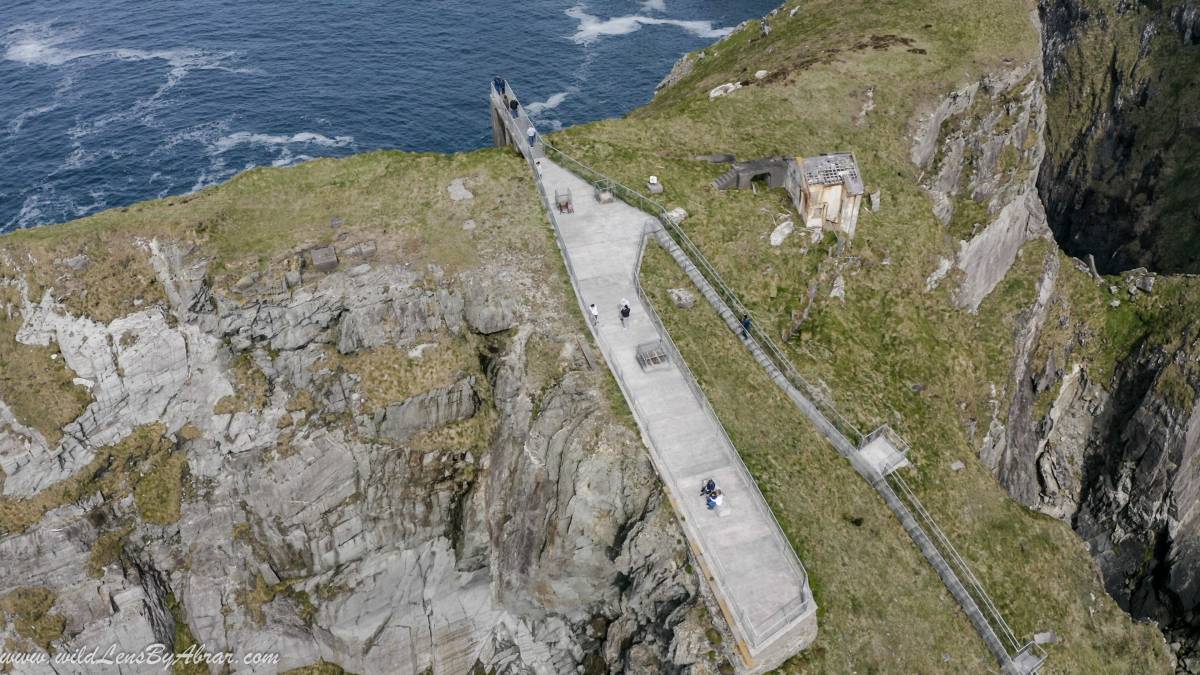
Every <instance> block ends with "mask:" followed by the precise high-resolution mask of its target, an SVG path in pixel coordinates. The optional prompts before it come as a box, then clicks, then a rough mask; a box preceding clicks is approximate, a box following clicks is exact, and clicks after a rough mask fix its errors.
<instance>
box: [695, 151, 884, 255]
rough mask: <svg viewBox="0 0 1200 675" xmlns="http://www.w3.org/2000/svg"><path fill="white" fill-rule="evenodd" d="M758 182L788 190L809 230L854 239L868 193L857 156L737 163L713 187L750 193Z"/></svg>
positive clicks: (831, 155)
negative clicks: (827, 231) (749, 190)
mask: <svg viewBox="0 0 1200 675" xmlns="http://www.w3.org/2000/svg"><path fill="white" fill-rule="evenodd" d="M755 182H760V183H762V184H764V185H765V186H766V187H767V188H777V187H782V188H784V189H785V190H787V191H788V194H789V195H791V198H792V204H793V205H794V206H795V207H796V211H797V212H799V213H800V218H801V221H802V222H803V224H804V226H805V227H807V228H810V229H817V228H820V229H822V230H830V231H833V232H838V233H840V234H844V235H846V237H847V239H850V238H853V237H854V230H855V228H856V227H857V226H858V210H859V208H860V207H861V206H862V199H863V192H864V189H863V181H862V176H861V175H860V174H859V172H858V162H857V161H856V160H855V159H854V153H850V152H839V153H833V154H828V155H820V156H818V157H796V158H785V157H771V158H767V159H758V160H753V161H748V162H736V163H734V164H733V166H732V167H731V168H730V169H729V171H727V172H726V173H725V174H724V175H722V176H721V177H719V178H717V179H716V180H715V181H713V183H712V185H713V187H714V188H716V189H718V190H729V189H741V190H746V189H749V188H750V187H751V186H752V185H753V184H754V183H755Z"/></svg>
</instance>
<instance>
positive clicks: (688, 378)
mask: <svg viewBox="0 0 1200 675" xmlns="http://www.w3.org/2000/svg"><path fill="white" fill-rule="evenodd" d="M649 235H650V233H649V232H647V231H645V230H643V232H642V241H641V245H640V246H639V247H638V256H637V262H636V264H635V266H634V268H633V275H632V276H633V287H634V291H635V292H636V293H637V296H638V299H639V300H640V301H641V303H642V306H643V307H645V309H646V316H647V317H648V318H649V319H650V322H651V323H653V324H654V327H655V329H656V330H657V331H658V333H659V335H661V336H662V338H663V339H662V342H663V346H664V347H665V349H666V351H667V354H668V355H669V356H670V358H671V361H672V362H673V363H675V365H676V368H678V369H679V372H680V375H681V376H682V377H683V380H684V382H685V383H686V384H687V386H688V388H689V389H690V390H691V391H692V394H693V396H695V398H696V400H698V401H699V402H700V407H701V408H702V409H703V410H704V414H705V416H706V417H708V418H709V420H711V421H712V423H713V424H714V425H715V426H716V428H717V429H718V430H719V431H720V433H721V436H722V438H723V439H724V440H725V442H726V443H728V444H729V447H731V448H734V453H733V455H734V457H735V458H736V459H737V463H736V465H735V469H736V470H737V472H738V474H739V475H740V476H741V478H742V480H743V481H746V484H747V485H758V482H757V481H755V480H754V477H753V476H752V475H751V473H750V469H749V468H748V467H747V466H746V463H745V461H743V460H742V457H741V454H740V453H738V452H737V451H736V448H737V446H736V445H735V444H734V442H733V439H732V438H730V436H729V431H728V430H727V429H726V428H725V425H724V424H722V423H721V418H720V417H719V416H718V415H717V411H716V410H714V409H713V407H712V403H711V402H709V400H708V396H707V395H706V394H705V393H704V391H703V390H702V389H701V388H700V381H699V379H698V378H697V377H696V374H695V373H694V372H692V369H691V367H690V366H688V363H687V361H686V360H685V359H684V358H683V355H682V354H681V353H680V352H679V347H678V345H676V344H675V340H674V339H673V338H672V337H671V333H670V332H668V331H667V327H666V325H665V324H664V323H663V321H662V317H660V316H659V315H658V311H657V310H655V309H654V303H653V302H652V301H651V300H650V298H649V296H647V295H646V291H645V289H644V288H642V282H641V267H642V256H643V254H644V252H645V250H646V239H647V237H648V236H649ZM764 501H765V499H764ZM764 515H765V516H766V517H767V519H768V520H769V521H770V522H771V523H773V524H774V526H775V528H776V531H777V533H778V535H779V537H780V540H781V541H783V542H788V539H787V535H785V534H784V532H783V526H782V525H780V524H779V520H778V519H777V518H775V514H774V513H773V512H772V511H771V510H770V509H769V508H767V510H766V513H765V514H764ZM782 548H783V549H785V555H787V556H788V558H789V559H790V562H792V563H794V564H795V565H796V568H797V569H798V570H799V571H800V577H801V579H802V581H803V588H804V589H805V592H804V601H803V602H802V603H801V604H800V605H799V606H798V607H797V611H794V612H789V613H788V615H787V616H786V617H784V618H783V619H782V621H783V622H784V623H786V622H787V621H789V620H792V619H795V618H798V617H800V616H803V615H804V614H806V613H807V612H808V610H809V606H810V605H811V604H812V593H811V592H810V591H808V572H807V571H806V570H805V569H804V563H803V562H801V560H800V557H799V556H798V555H796V550H795V548H793V547H792V546H791V543H790V542H788V544H787V545H786V546H783V547H782ZM719 564H720V563H719V561H718V565H719ZM739 611H741V610H740V608H739ZM742 619H743V621H745V622H747V623H749V622H748V620H747V619H746V618H745V616H744V615H742ZM750 625H753V624H750Z"/></svg>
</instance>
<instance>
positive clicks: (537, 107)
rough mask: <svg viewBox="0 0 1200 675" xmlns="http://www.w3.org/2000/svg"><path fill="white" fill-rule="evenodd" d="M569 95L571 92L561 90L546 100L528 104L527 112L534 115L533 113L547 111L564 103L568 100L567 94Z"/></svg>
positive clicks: (537, 113)
mask: <svg viewBox="0 0 1200 675" xmlns="http://www.w3.org/2000/svg"><path fill="white" fill-rule="evenodd" d="M569 95H570V92H566V91H560V92H558V93H557V94H554V95H553V96H551V97H550V98H548V99H546V100H545V101H535V102H533V103H530V104H528V105H526V106H525V112H527V113H529V115H531V116H532V115H540V114H542V113H544V112H546V111H547V110H554V109H555V108H557V107H558V106H560V105H562V102H563V101H565V100H567V96H569Z"/></svg>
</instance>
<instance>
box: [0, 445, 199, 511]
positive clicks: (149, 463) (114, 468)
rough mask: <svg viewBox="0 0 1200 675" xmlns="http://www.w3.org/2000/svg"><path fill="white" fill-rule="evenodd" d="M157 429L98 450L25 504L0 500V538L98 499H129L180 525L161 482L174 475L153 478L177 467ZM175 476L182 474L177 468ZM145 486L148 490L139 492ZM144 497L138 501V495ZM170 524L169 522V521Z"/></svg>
mask: <svg viewBox="0 0 1200 675" xmlns="http://www.w3.org/2000/svg"><path fill="white" fill-rule="evenodd" d="M164 431H165V430H164V429H163V427H162V426H161V425H157V424H155V425H149V426H144V427H139V428H137V429H134V431H133V433H131V434H130V435H129V436H128V437H126V438H125V439H124V440H122V441H121V442H120V443H117V444H115V445H111V446H107V447H104V448H100V449H99V450H98V451H97V452H96V456H95V457H94V458H93V459H92V461H91V462H89V463H88V464H87V466H85V467H83V468H82V469H80V470H79V471H78V472H76V473H75V475H73V476H72V477H71V478H69V479H67V480H64V481H61V482H59V483H55V484H54V485H51V486H50V487H48V488H46V489H44V490H42V491H41V492H39V493H37V494H36V495H34V496H33V497H30V498H28V499H18V498H13V497H0V534H12V533H17V532H24V531H25V530H26V529H28V528H29V527H30V526H31V525H33V524H34V523H36V522H37V521H38V520H40V519H41V517H42V516H43V515H45V513H46V512H47V511H49V510H51V509H54V508H57V507H59V506H62V505H64V504H69V503H71V502H74V501H78V500H80V499H82V498H83V497H85V496H88V495H92V494H97V493H98V494H100V496H101V497H103V498H104V499H105V500H116V499H121V498H122V497H124V496H126V495H129V494H131V493H133V494H134V495H135V500H136V501H138V505H139V507H141V506H143V505H146V506H148V507H149V508H150V511H151V513H152V514H153V515H154V516H161V517H162V518H163V519H164V520H165V519H169V518H171V517H174V519H175V520H178V518H179V515H178V510H179V506H178V502H177V499H178V493H177V492H176V491H175V489H174V488H173V487H172V486H170V485H166V484H163V483H162V482H161V481H166V482H168V483H169V482H170V481H173V480H174V479H175V478H174V473H173V471H167V472H165V473H166V475H165V476H159V475H156V472H155V471H154V469H155V467H160V466H164V465H170V464H171V463H172V462H178V461H180V460H178V459H172V457H179V455H175V454H173V453H174V442H173V441H172V440H171V439H170V438H168V437H166V436H164ZM179 470H182V469H181V468H180V469H179ZM143 482H149V485H148V487H146V488H141V485H142V483H143ZM139 491H141V492H142V495H143V496H142V497H141V498H140V499H138V498H137V492H139ZM172 522H173V521H172Z"/></svg>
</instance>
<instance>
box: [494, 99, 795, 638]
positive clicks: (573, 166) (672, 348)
mask: <svg viewBox="0 0 1200 675" xmlns="http://www.w3.org/2000/svg"><path fill="white" fill-rule="evenodd" d="M505 88H506V91H511V89H509V88H508V85H507V83H505ZM492 96H493V97H495V98H496V99H497V100H498V101H502V100H503V99H502V98H501V97H500V96H499V93H498V92H496V91H495V88H494V87H493V88H492ZM503 119H504V122H505V124H506V125H508V126H510V127H511V128H513V129H515V130H517V131H519V130H520V128H521V126H522V123H523V122H524V123H528V117H527V116H526V113H525V111H524V108H523V106H521V105H520V104H519V103H518V106H517V116H516V117H511V115H509V114H508V113H507V112H506V114H505V116H504V118H503ZM509 136H510V137H511V138H512V139H513V143H514V145H516V146H517V149H518V150H519V151H520V152H521V154H522V156H524V157H525V159H526V160H527V162H528V163H529V166H530V169H531V170H532V171H533V172H534V175H535V176H538V175H540V168H539V167H538V163H537V160H538V157H537V154H536V153H535V152H533V149H532V148H529V146H528V142H527V141H526V139H525V137H524V136H521V135H520V134H519V133H511V132H510V134H509ZM541 146H542V147H543V148H545V154H546V156H547V158H548V159H551V160H552V161H556V162H558V160H559V159H560V158H561V157H565V155H563V154H562V153H560V152H558V151H557V149H555V148H553V146H551V145H550V144H548V143H546V142H545V140H544V139H542V142H541ZM563 163H564V164H566V166H565V167H564V168H568V169H569V170H571V171H572V172H573V173H576V174H577V175H581V177H583V178H584V179H585V180H586V181H587V182H589V183H592V184H593V185H595V184H596V183H598V182H599V181H602V180H608V179H607V177H605V176H603V175H602V174H600V173H598V172H596V171H594V170H592V169H590V168H589V167H586V166H585V165H583V164H581V163H579V162H576V161H575V160H573V159H571V160H569V161H565V162H563ZM534 182H535V183H536V184H537V188H538V192H539V194H540V195H541V197H542V201H543V203H544V204H546V205H547V209H548V214H549V217H550V221H551V224H552V225H553V227H552V229H553V230H554V237H555V241H556V242H557V244H558V247H559V249H560V250H561V251H562V253H563V260H564V264H565V265H566V266H567V271H568V273H569V274H570V275H571V276H572V277H574V276H575V270H574V266H573V264H572V263H571V257H570V256H569V255H567V248H566V243H565V242H564V241H563V238H562V233H561V231H560V229H559V226H558V220H557V214H556V213H555V212H554V208H553V202H552V201H551V200H550V197H549V195H548V194H547V192H546V189H545V186H543V184H542V181H540V180H535V181H534ZM608 182H609V183H610V185H609V186H608V187H609V188H610V189H612V190H613V191H614V194H616V195H617V196H618V197H619V198H621V199H622V200H623V201H625V202H627V203H631V204H632V205H634V206H636V207H638V208H641V209H642V210H643V211H647V212H653V211H652V209H653V207H654V202H652V201H650V200H646V202H645V203H644V204H637V203H633V202H631V200H633V199H635V197H634V195H636V193H634V192H633V191H631V190H629V189H628V188H625V186H623V185H620V184H619V183H616V182H615V181H611V180H608ZM660 209H661V207H660ZM648 220H652V219H648ZM646 234H647V233H646V232H645V231H643V236H642V242H641V245H640V246H639V247H638V257H637V262H636V264H635V266H634V272H633V279H632V281H633V286H634V289H635V292H636V293H637V294H638V298H639V299H640V300H641V301H642V304H643V306H644V307H646V311H647V315H648V317H649V318H650V321H651V322H652V323H653V324H654V325H655V327H656V328H657V329H658V332H659V334H660V335H662V336H663V346H664V348H665V349H666V350H667V353H668V354H669V356H670V358H671V360H672V361H673V362H674V363H675V364H676V365H677V367H678V368H679V370H680V373H681V374H682V375H683V379H684V381H685V382H686V383H687V385H688V387H689V389H690V390H691V391H692V393H693V395H694V396H695V397H696V399H697V400H698V401H700V405H701V408H702V409H703V410H704V413H705V415H706V416H707V417H708V418H709V419H710V420H711V421H712V422H713V423H714V424H715V425H716V427H717V429H718V430H719V431H720V433H721V434H722V436H723V437H724V439H725V441H726V442H727V443H728V444H729V447H731V448H736V446H735V445H734V444H733V441H732V440H731V439H730V438H729V433H728V431H727V430H726V429H725V427H724V425H722V424H721V420H720V418H719V417H717V414H716V411H715V410H713V408H712V405H711V403H710V402H709V401H708V397H707V396H705V395H704V393H703V392H702V391H701V390H700V389H699V385H698V380H696V377H695V374H694V373H693V372H692V371H691V369H690V368H689V367H688V365H687V362H686V361H684V360H683V357H682V355H680V353H679V349H678V347H677V346H676V345H675V342H674V341H673V340H672V339H671V336H670V333H668V332H667V330H666V327H665V326H664V325H663V323H662V319H661V318H660V317H659V316H658V313H657V312H656V311H655V310H654V306H653V304H652V303H651V302H650V300H649V298H647V297H646V294H645V291H644V290H643V288H642V285H641V279H640V274H639V270H640V269H641V260H642V255H643V253H644V252H645V241H646ZM576 299H577V301H578V302H579V303H580V310H581V311H583V312H584V313H585V314H586V307H585V306H584V304H583V299H582V298H581V297H579V296H578V293H577V294H576ZM626 399H627V400H628V401H629V402H630V403H631V405H633V406H635V407H637V401H636V400H635V399H634V398H632V397H626ZM638 412H639V413H640V415H641V417H642V418H646V415H645V413H644V412H643V411H641V410H640V408H639V409H638ZM733 454H734V456H735V458H736V460H737V462H736V465H735V470H736V471H738V472H739V474H741V476H742V479H743V480H744V481H746V484H747V485H757V483H756V482H755V481H754V479H753V477H752V476H751V474H750V471H749V469H748V468H747V467H746V465H745V463H744V462H743V461H742V459H741V456H740V455H738V453H737V452H736V451H735V452H734V453H733ZM764 506H765V505H764ZM764 515H765V516H766V518H767V519H768V520H769V521H770V522H771V523H773V524H774V526H775V527H776V528H777V530H778V532H779V535H780V537H781V541H782V542H786V541H787V536H786V535H785V534H784V533H783V528H782V526H781V525H780V524H779V521H778V520H777V519H776V518H775V515H774V513H772V512H771V511H770V509H767V510H766V512H765V514H764ZM781 548H782V549H785V553H784V555H785V556H787V557H788V558H789V561H790V562H792V563H794V564H795V566H796V569H797V570H798V572H799V576H800V579H801V588H802V589H803V593H804V599H803V601H802V602H801V603H799V604H797V605H793V606H790V607H788V608H785V610H781V612H780V613H779V614H777V615H776V616H773V617H771V618H772V620H773V623H772V625H771V626H762V627H759V629H756V627H755V624H754V623H753V622H752V621H751V619H750V617H749V616H748V615H747V614H746V609H745V608H744V607H742V606H740V605H736V604H733V603H729V604H730V607H731V610H732V611H734V612H735V613H736V615H737V618H738V620H739V621H740V625H741V626H744V627H745V629H746V630H747V631H752V632H753V634H752V635H747V637H748V638H749V639H750V641H751V643H753V644H755V645H757V644H758V642H759V640H761V639H762V638H763V637H764V636H765V635H764V634H766V635H769V634H770V633H771V631H772V630H774V629H776V628H777V627H781V626H782V625H786V624H787V623H789V622H791V621H794V620H796V619H798V618H800V617H803V616H804V615H806V614H808V612H809V611H811V610H812V609H813V607H814V605H815V603H814V600H813V597H812V592H811V590H809V585H808V572H807V570H805V569H804V564H803V563H802V562H801V561H800V558H799V556H797V555H796V551H795V549H794V548H792V546H791V545H790V544H789V545H785V546H781ZM705 563H706V564H710V565H712V566H713V567H714V568H715V571H717V572H718V573H719V574H718V576H728V574H729V573H728V571H726V570H724V568H723V567H722V565H721V561H720V559H719V558H706V559H705ZM718 583H719V582H718Z"/></svg>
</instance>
